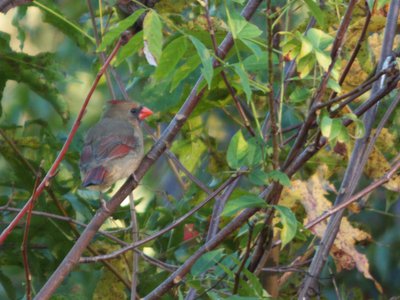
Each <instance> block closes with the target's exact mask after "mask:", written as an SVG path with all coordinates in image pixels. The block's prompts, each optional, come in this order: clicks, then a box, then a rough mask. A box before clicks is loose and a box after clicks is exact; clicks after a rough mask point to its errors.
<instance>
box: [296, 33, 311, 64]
mask: <svg viewBox="0 0 400 300" xmlns="http://www.w3.org/2000/svg"><path fill="white" fill-rule="evenodd" d="M300 40H301V48H300V53H299V55H298V57H297V59H300V58H302V57H304V56H307V55H308V54H310V53H311V52H312V51H313V45H312V43H311V42H310V41H309V40H308V38H307V37H304V36H300Z"/></svg>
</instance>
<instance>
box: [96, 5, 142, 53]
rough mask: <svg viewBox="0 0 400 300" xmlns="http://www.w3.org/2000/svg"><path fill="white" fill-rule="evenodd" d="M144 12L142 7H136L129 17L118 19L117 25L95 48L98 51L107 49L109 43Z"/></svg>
mask: <svg viewBox="0 0 400 300" xmlns="http://www.w3.org/2000/svg"><path fill="white" fill-rule="evenodd" d="M144 12H145V10H144V9H142V8H141V9H138V10H137V11H135V12H134V13H133V14H131V15H130V16H129V17H127V18H126V19H123V20H122V21H120V22H119V23H118V24H117V26H115V27H114V28H112V29H111V30H110V31H109V32H107V33H106V34H105V35H104V37H103V39H102V41H101V44H100V45H99V47H98V48H97V51H98V52H101V51H104V50H106V49H107V47H108V46H109V45H111V44H112V43H113V42H114V41H115V40H116V39H118V38H119V37H120V36H121V34H122V33H123V32H124V31H125V30H127V29H128V28H129V27H131V26H132V25H133V24H135V22H136V21H137V20H138V19H139V17H140V16H141V15H142V14H143V13H144Z"/></svg>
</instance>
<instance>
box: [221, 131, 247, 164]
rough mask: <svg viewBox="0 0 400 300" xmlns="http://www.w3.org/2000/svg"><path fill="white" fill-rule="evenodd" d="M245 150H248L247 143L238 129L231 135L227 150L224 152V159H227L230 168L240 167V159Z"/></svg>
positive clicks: (245, 152) (243, 156)
mask: <svg viewBox="0 0 400 300" xmlns="http://www.w3.org/2000/svg"><path fill="white" fill-rule="evenodd" d="M247 150H248V143H247V141H246V140H245V139H244V136H243V133H242V131H241V130H239V131H238V132H236V134H235V135H234V136H233V137H232V139H231V141H230V143H229V146H228V151H227V153H226V159H227V161H228V165H229V166H230V167H231V168H232V169H238V168H240V167H241V166H242V161H243V159H244V158H245V156H246V154H247Z"/></svg>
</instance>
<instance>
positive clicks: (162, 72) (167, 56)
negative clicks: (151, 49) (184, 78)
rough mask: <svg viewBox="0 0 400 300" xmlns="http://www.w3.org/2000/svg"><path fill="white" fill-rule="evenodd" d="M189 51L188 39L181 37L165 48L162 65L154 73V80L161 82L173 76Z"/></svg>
mask: <svg viewBox="0 0 400 300" xmlns="http://www.w3.org/2000/svg"><path fill="white" fill-rule="evenodd" d="M186 49H187V41H186V37H184V36H181V37H178V38H177V39H175V40H173V41H172V42H171V43H169V44H168V45H167V47H165V49H164V50H163V53H162V54H161V58H160V63H159V64H158V67H157V69H156V72H155V73H154V78H155V79H156V80H160V79H161V78H165V77H168V76H170V75H171V73H172V72H173V71H174V70H175V67H176V65H177V64H178V63H179V61H180V60H181V59H182V56H183V55H184V54H185V52H186Z"/></svg>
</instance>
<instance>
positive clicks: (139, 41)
mask: <svg viewBox="0 0 400 300" xmlns="http://www.w3.org/2000/svg"><path fill="white" fill-rule="evenodd" d="M141 48H143V31H140V32H138V33H136V34H135V36H134V37H132V38H131V39H130V40H129V42H128V43H127V44H126V45H125V46H124V47H122V48H121V50H120V51H119V52H118V54H117V57H116V59H115V62H114V63H113V65H114V66H116V67H117V66H119V65H120V64H121V63H122V62H123V61H124V60H125V59H126V58H127V57H129V56H131V55H134V54H136V53H138V52H139V50H140V49H141Z"/></svg>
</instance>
